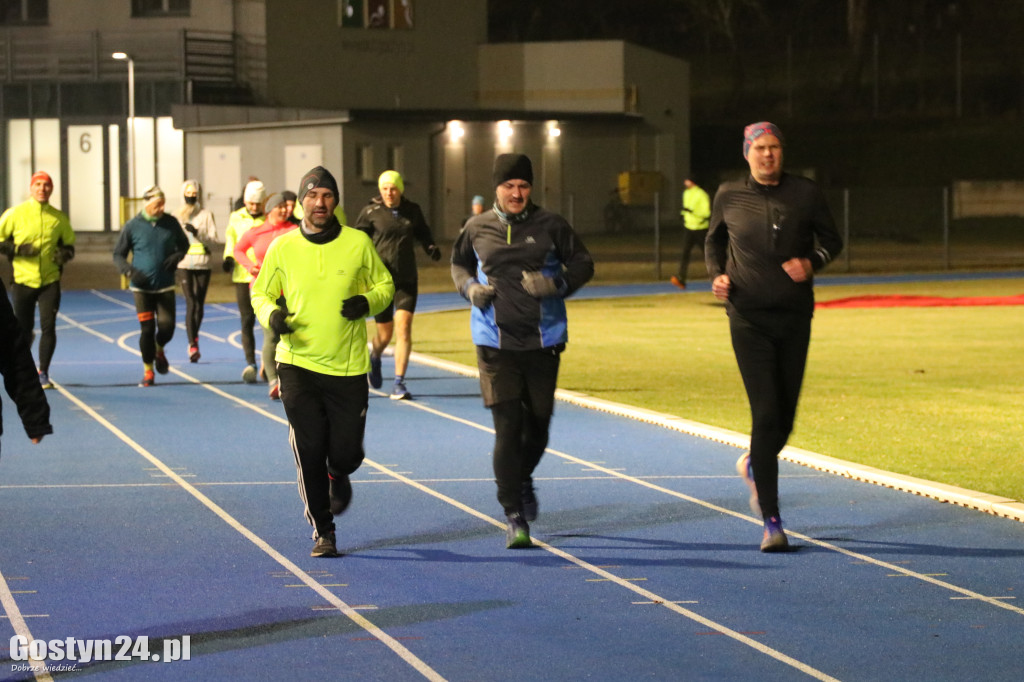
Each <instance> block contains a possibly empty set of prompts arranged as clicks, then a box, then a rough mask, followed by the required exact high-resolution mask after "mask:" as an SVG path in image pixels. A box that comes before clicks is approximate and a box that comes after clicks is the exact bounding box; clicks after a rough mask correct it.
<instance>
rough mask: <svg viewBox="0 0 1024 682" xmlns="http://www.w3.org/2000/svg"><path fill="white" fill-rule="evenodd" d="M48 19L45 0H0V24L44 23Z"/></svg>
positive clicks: (47, 5) (47, 3)
mask: <svg viewBox="0 0 1024 682" xmlns="http://www.w3.org/2000/svg"><path fill="white" fill-rule="evenodd" d="M49 19H50V10H49V2H47V0H0V26H21V25H25V24H46V23H48V22H49Z"/></svg>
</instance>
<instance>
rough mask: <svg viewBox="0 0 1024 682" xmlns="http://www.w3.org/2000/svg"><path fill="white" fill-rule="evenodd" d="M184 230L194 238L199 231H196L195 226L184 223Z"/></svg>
mask: <svg viewBox="0 0 1024 682" xmlns="http://www.w3.org/2000/svg"><path fill="white" fill-rule="evenodd" d="M185 229H186V230H188V231H189V232H191V233H192V234H193V235H194V236H197V237H198V236H199V230H197V229H196V226H195V225H193V224H192V223H185Z"/></svg>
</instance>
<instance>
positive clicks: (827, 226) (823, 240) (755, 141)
mask: <svg viewBox="0 0 1024 682" xmlns="http://www.w3.org/2000/svg"><path fill="white" fill-rule="evenodd" d="M743 156H744V158H746V160H747V163H748V164H749V166H750V175H749V176H748V177H747V178H746V179H745V180H743V181H739V182H726V183H723V184H722V185H721V187H719V189H718V193H717V194H716V195H715V201H714V206H713V207H712V209H711V224H710V228H709V230H708V237H707V242H706V245H705V259H706V262H707V268H708V275H709V277H710V278H711V281H712V291H713V292H714V294H715V296H716V297H717V298H718V299H720V300H723V301H725V302H726V308H727V310H728V313H729V330H730V333H731V336H732V346H733V351H734V352H735V355H736V362H737V364H738V365H739V370H740V375H741V376H742V377H743V385H744V387H745V389H746V392H747V399H748V401H749V403H750V412H751V431H750V452H748V453H744V454H743V456H741V457H740V459H739V461H738V462H737V463H736V468H737V470H738V471H739V473H740V475H741V476H743V478H744V479H745V480H746V481H747V484H748V485H749V486H750V487H751V491H752V496H751V500H750V502H751V509H752V511H754V512H755V513H760V514H761V515H762V516H763V518H764V523H765V530H764V538H763V540H762V542H761V551H763V552H778V551H784V550H786V549H787V548H788V540H787V539H786V534H785V532H784V531H783V529H782V519H781V517H780V516H779V495H778V478H779V463H778V454H779V452H781V451H782V448H783V447H785V445H786V441H787V440H788V439H789V434H790V432H791V431H792V430H793V422H794V420H795V418H796V407H797V401H798V400H799V397H800V388H801V385H802V383H803V376H804V367H805V365H806V362H807V347H808V344H809V343H810V338H811V317H812V316H813V314H814V291H813V288H812V284H813V278H814V273H815V272H816V271H818V270H819V269H821V268H822V267H824V266H825V265H827V264H828V263H829V262H830V261H831V260H832V259H833V258H835V257H836V256H837V255H838V254H839V252H840V251H841V250H842V248H843V242H842V238H841V237H840V236H839V233H838V232H837V230H836V226H835V221H834V220H833V218H832V214H831V212H830V211H829V209H828V206H827V204H826V203H825V199H824V196H823V195H822V193H821V191H820V190H819V189H818V186H817V185H816V184H815V183H814V182H812V181H811V180H808V179H807V178H803V177H799V176H795V175H789V174H788V173H785V172H783V170H782V133H781V132H780V131H779V129H778V128H777V127H776V126H775V125H774V124H772V123H768V122H766V121H765V122H761V123H753V124H751V125H749V126H747V127H746V129H745V130H744V142H743Z"/></svg>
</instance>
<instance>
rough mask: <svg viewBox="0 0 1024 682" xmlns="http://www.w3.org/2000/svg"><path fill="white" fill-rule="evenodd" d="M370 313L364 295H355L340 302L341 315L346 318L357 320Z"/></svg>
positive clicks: (368, 304) (368, 303)
mask: <svg viewBox="0 0 1024 682" xmlns="http://www.w3.org/2000/svg"><path fill="white" fill-rule="evenodd" d="M369 313H370V302H369V301H367V300H366V297H365V296H361V295H356V296H353V297H352V298H346V299H345V300H344V301H342V302H341V316H342V317H344V318H345V319H346V320H358V319H360V318H363V317H366V316H367V315H368V314H369Z"/></svg>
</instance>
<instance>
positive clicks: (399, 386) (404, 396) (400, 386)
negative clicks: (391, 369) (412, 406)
mask: <svg viewBox="0 0 1024 682" xmlns="http://www.w3.org/2000/svg"><path fill="white" fill-rule="evenodd" d="M391 399H392V400H412V393H409V389H407V388H406V387H405V382H404V381H396V382H395V388H394V390H392V391H391Z"/></svg>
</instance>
